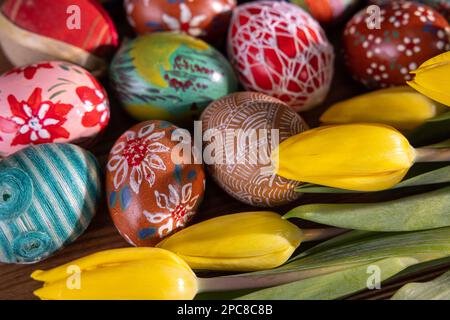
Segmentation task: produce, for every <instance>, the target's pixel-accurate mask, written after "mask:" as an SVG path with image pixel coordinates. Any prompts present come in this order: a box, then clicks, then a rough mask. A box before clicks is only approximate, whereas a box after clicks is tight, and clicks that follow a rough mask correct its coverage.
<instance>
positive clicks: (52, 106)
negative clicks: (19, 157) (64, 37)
mask: <svg viewBox="0 0 450 320" xmlns="http://www.w3.org/2000/svg"><path fill="white" fill-rule="evenodd" d="M108 121H109V102H108V98H107V96H106V91H105V90H104V89H103V87H102V86H101V85H100V84H99V83H98V82H97V80H95V78H94V77H93V76H92V75H91V74H90V73H89V72H88V71H86V70H84V69H83V68H81V67H78V66H76V65H74V64H71V63H68V62H59V61H43V62H39V63H36V64H34V65H28V66H24V67H19V68H15V69H12V70H11V71H9V72H6V73H4V74H3V75H1V76H0V157H2V156H7V155H9V154H11V153H13V152H16V151H18V150H20V149H22V148H24V147H27V146H28V145H31V144H41V143H50V142H58V143H61V142H75V143H86V142H87V140H91V139H93V138H94V137H95V136H96V135H97V134H98V133H99V132H100V131H102V130H103V129H104V128H105V127H106V125H107V124H108Z"/></svg>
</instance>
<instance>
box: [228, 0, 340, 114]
mask: <svg viewBox="0 0 450 320" xmlns="http://www.w3.org/2000/svg"><path fill="white" fill-rule="evenodd" d="M228 54H229V58H230V60H231V62H232V64H233V66H234V68H235V70H236V72H237V74H238V75H239V79H240V81H241V83H242V85H243V86H244V87H245V89H246V90H248V91H256V92H262V93H265V94H267V95H270V96H272V97H276V98H278V99H280V100H282V101H283V102H285V103H287V104H288V105H290V106H291V107H292V108H293V109H294V110H296V111H303V110H307V109H310V108H312V107H314V106H316V105H318V104H320V103H321V102H322V101H323V100H324V99H325V97H326V95H327V93H328V90H329V88H330V84H331V80H332V76H333V61H334V52H333V47H332V46H331V44H330V43H329V42H328V40H327V38H326V35H325V33H324V31H323V29H322V28H321V26H320V25H319V23H318V22H317V21H316V20H314V19H313V18H312V17H311V16H310V15H309V14H308V13H307V12H306V11H304V10H303V9H301V8H300V7H298V6H296V5H294V4H291V3H287V2H275V1H257V2H256V1H255V2H250V3H247V4H243V5H240V6H238V7H237V8H236V9H235V10H234V11H233V16H232V19H231V25H230V31H229V33H228Z"/></svg>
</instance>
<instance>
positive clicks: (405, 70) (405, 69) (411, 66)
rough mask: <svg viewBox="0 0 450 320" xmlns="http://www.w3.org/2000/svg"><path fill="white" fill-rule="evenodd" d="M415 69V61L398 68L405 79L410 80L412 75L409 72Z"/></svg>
mask: <svg viewBox="0 0 450 320" xmlns="http://www.w3.org/2000/svg"><path fill="white" fill-rule="evenodd" d="M416 69H417V63H415V62H411V63H410V64H409V65H408V66H407V67H402V68H400V72H401V74H403V75H405V79H406V80H411V79H412V75H411V74H409V72H410V71H413V70H416Z"/></svg>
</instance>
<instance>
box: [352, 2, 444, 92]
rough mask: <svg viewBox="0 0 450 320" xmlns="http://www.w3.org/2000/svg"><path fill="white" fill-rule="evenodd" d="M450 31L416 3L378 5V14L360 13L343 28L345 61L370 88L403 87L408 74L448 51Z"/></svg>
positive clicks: (354, 74)
mask: <svg viewBox="0 0 450 320" xmlns="http://www.w3.org/2000/svg"><path fill="white" fill-rule="evenodd" d="M378 21H379V25H377V22H378ZM378 27H379V28H378ZM449 30H450V28H449V25H448V23H447V20H446V19H445V18H444V17H442V16H441V15H440V14H439V13H438V12H437V11H435V10H434V9H432V8H430V7H428V6H425V5H422V4H419V3H415V2H409V1H404V2H392V3H389V4H385V5H381V6H380V10H379V12H376V11H375V12H370V11H368V10H367V9H363V10H361V11H360V12H358V13H357V14H356V15H355V16H354V17H353V18H352V19H351V20H350V21H349V22H348V23H347V26H346V27H345V31H344V36H343V46H344V54H345V60H346V63H347V65H348V67H349V69H350V72H351V73H352V75H353V77H354V78H355V79H356V80H358V81H359V82H361V83H363V84H364V85H366V86H367V87H369V88H384V87H388V86H395V85H402V84H404V83H405V81H407V80H411V75H410V74H409V72H410V71H412V70H415V69H416V68H417V67H418V66H419V65H421V64H422V63H423V62H425V61H426V60H428V59H430V58H432V57H434V56H436V55H438V54H441V53H443V52H446V51H447V50H448V49H449V46H450V32H449Z"/></svg>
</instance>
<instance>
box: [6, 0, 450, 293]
mask: <svg viewBox="0 0 450 320" xmlns="http://www.w3.org/2000/svg"><path fill="white" fill-rule="evenodd" d="M0 2H1V1H0ZM339 34H340V30H339V29H334V33H331V34H330V33H329V37H330V39H332V42H333V43H334V44H335V45H336V47H338V41H339ZM337 51H338V52H337V59H336V72H335V74H336V75H335V77H334V80H333V84H332V87H331V91H330V93H329V96H328V97H327V100H326V101H325V103H324V104H323V105H321V106H319V107H318V108H316V109H314V110H312V111H309V112H307V113H304V114H302V116H303V117H304V118H305V120H306V121H307V122H308V123H309V124H310V126H316V125H317V119H318V117H319V116H320V114H321V113H322V112H323V111H324V110H325V109H326V108H327V107H328V106H329V105H330V104H331V103H333V102H335V101H339V100H342V99H346V98H349V97H351V96H354V95H355V94H358V93H361V92H363V91H364V89H363V88H362V87H360V86H359V85H358V84H356V83H355V82H354V81H353V80H352V79H351V78H350V77H349V76H348V74H347V72H346V70H345V67H344V66H343V62H342V58H341V56H340V52H339V50H337ZM9 67H10V66H9V64H8V63H7V62H6V60H5V59H4V57H2V55H1V53H0V72H2V71H5V70H7V69H9ZM103 84H104V85H105V86H106V88H107V90H108V92H109V93H110V96H111V97H110V98H111V108H112V117H111V122H110V125H109V127H108V128H107V130H106V132H105V134H104V135H103V137H102V138H101V139H100V141H99V142H98V143H97V144H96V146H95V147H94V148H93V149H91V151H92V152H93V153H94V154H95V155H96V156H97V157H98V160H99V162H100V163H101V165H102V168H104V167H105V163H106V159H107V157H108V153H109V150H110V148H111V147H112V145H113V144H114V142H115V140H116V139H117V138H118V137H119V136H120V135H121V134H122V133H123V132H124V131H125V130H126V129H128V128H129V127H131V126H132V125H134V124H135V123H136V121H134V120H133V119H131V118H130V117H129V116H128V115H127V114H126V113H125V112H124V111H123V110H122V108H121V106H120V103H118V102H117V101H116V100H115V99H114V95H113V92H112V90H111V89H110V88H109V85H108V81H107V79H103ZM402 193H403V192H402V191H398V192H396V194H395V195H393V196H392V197H395V196H399V195H401V194H402ZM379 197H380V196H379V195H374V194H368V195H351V196H349V195H304V196H303V197H301V198H300V199H299V200H297V201H296V202H294V203H292V204H290V205H287V206H282V207H279V208H275V209H273V210H274V211H277V212H279V213H280V214H283V213H285V212H287V211H288V210H289V209H291V208H293V207H296V206H298V205H300V204H306V203H314V202H322V203H324V202H336V203H337V202H340V203H342V202H360V201H377V200H381V198H379ZM250 210H261V209H260V208H253V207H251V206H248V205H245V204H243V203H241V202H239V201H237V200H235V199H233V198H232V197H230V196H229V195H227V194H226V193H225V192H224V191H223V190H221V189H220V188H219V187H218V186H217V185H216V184H215V183H214V182H213V181H212V179H211V178H210V177H208V178H207V187H206V194H205V197H204V201H203V203H202V205H201V208H200V210H199V212H198V213H197V215H196V217H195V218H194V221H193V223H195V222H198V221H201V220H205V219H208V218H211V217H214V216H218V215H222V214H228V213H236V212H243V211H250ZM296 223H297V224H298V225H299V226H301V227H317V226H318V225H317V224H313V223H310V222H306V221H297V222H296ZM127 246H128V244H127V243H126V242H125V241H124V240H123V239H122V237H121V236H120V235H119V233H118V232H117V231H116V229H115V227H114V225H113V223H112V220H111V218H110V216H109V213H108V209H107V208H106V203H105V202H104V201H102V203H101V205H100V208H99V209H98V212H97V215H96V217H95V218H94V219H93V221H92V223H91V225H90V226H89V228H88V229H87V231H86V232H85V233H84V234H83V235H81V236H80V237H79V238H78V239H77V240H76V241H75V242H74V243H72V244H71V245H69V246H67V247H66V248H64V249H62V250H61V251H59V252H58V253H56V254H55V255H54V256H52V257H50V258H49V259H47V260H45V261H43V262H40V263H37V264H33V265H6V264H0V300H5V299H7V300H17V299H35V298H36V297H34V296H33V291H34V290H36V289H37V288H38V287H39V283H37V282H34V281H33V280H31V279H30V274H31V272H32V271H34V270H36V269H49V268H52V267H55V266H58V265H60V264H63V263H67V262H69V261H71V260H73V259H77V258H79V257H82V256H85V255H88V254H91V253H94V252H97V251H100V250H105V249H112V248H120V247H127ZM303 248H304V245H302V246H300V248H299V250H302V249H303ZM449 268H450V263H449V264H447V265H444V266H439V267H433V268H429V269H427V270H422V271H421V272H419V273H416V274H413V275H410V276H408V277H407V278H399V279H396V280H395V281H387V282H386V283H385V284H383V285H382V288H381V289H380V290H372V291H365V292H361V293H359V294H357V295H354V296H352V297H350V298H349V299H385V298H388V297H390V296H391V295H392V294H393V293H394V292H395V291H396V290H397V289H398V288H399V287H401V286H402V285H403V284H405V283H406V282H410V281H426V280H429V279H432V278H434V277H437V276H438V275H440V274H442V273H443V272H444V271H446V270H448V269H449Z"/></svg>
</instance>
